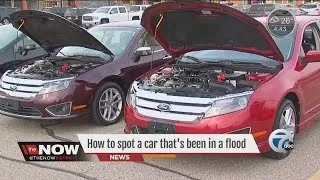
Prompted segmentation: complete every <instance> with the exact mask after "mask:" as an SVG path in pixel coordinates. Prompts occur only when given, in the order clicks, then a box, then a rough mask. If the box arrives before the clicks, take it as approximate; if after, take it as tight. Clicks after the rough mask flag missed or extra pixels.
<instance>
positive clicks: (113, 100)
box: [99, 88, 123, 121]
mask: <svg viewBox="0 0 320 180" xmlns="http://www.w3.org/2000/svg"><path fill="white" fill-rule="evenodd" d="M122 106H123V104H122V98H121V94H120V92H119V91H118V90H117V89H115V88H108V89H106V90H105V91H104V92H103V93H102V95H101V97H100V100H99V111H100V114H101V116H102V118H103V119H104V120H105V121H114V120H115V119H116V118H117V117H119V115H120V114H121V110H122Z"/></svg>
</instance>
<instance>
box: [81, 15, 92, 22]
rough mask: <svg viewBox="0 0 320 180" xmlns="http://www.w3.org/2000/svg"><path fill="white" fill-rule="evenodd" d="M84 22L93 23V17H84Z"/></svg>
mask: <svg viewBox="0 0 320 180" xmlns="http://www.w3.org/2000/svg"><path fill="white" fill-rule="evenodd" d="M82 20H84V21H93V17H92V16H83V17H82Z"/></svg>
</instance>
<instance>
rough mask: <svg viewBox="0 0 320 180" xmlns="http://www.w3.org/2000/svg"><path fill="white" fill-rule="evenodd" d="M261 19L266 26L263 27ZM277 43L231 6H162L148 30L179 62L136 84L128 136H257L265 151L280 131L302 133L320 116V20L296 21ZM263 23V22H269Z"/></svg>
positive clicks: (146, 17) (149, 13) (145, 22)
mask: <svg viewBox="0 0 320 180" xmlns="http://www.w3.org/2000/svg"><path fill="white" fill-rule="evenodd" d="M259 21H260V22H259ZM296 21H297V22H296V24H297V26H296V28H295V29H294V30H293V32H291V34H288V35H287V36H284V37H276V36H273V35H271V34H269V32H268V31H267V29H266V28H265V27H264V25H265V23H266V18H259V19H258V21H257V20H255V19H253V18H251V17H249V16H247V15H245V14H243V13H241V12H239V11H237V10H234V9H232V8H230V7H227V6H223V5H219V4H212V3H201V2H185V3H180V2H170V3H161V4H157V5H154V6H152V7H151V8H148V9H146V11H145V13H144V14H143V17H142V21H141V24H142V26H143V27H144V28H145V29H147V31H148V32H149V33H151V34H152V35H154V36H156V39H157V40H158V41H159V43H160V44H161V45H162V47H164V49H166V50H167V52H169V53H170V54H171V55H172V56H173V57H174V58H175V61H176V62H175V63H174V64H172V65H167V66H163V67H159V68H156V69H154V70H153V71H152V73H148V74H145V75H143V76H141V77H140V78H139V79H138V80H136V81H135V82H134V83H133V85H132V86H131V88H130V90H129V92H128V96H127V106H126V109H125V120H126V127H125V129H124V131H125V132H126V133H179V134H188V133H193V134H197V133H198V134H210V133H212V134H216V133H217V134H223V133H239V134H243V133H245V134H249V133H251V134H252V135H253V137H254V138H255V141H256V143H257V145H258V148H259V150H260V152H262V153H266V155H268V156H269V157H272V158H277V159H281V158H284V157H286V156H287V155H288V154H289V153H290V151H288V152H286V153H277V152H275V151H273V150H271V149H270V146H269V143H268V138H269V135H270V133H271V132H273V131H274V130H276V129H285V130H287V131H288V132H290V133H291V135H292V136H293V137H294V135H295V134H296V133H298V132H300V131H301V130H303V129H305V128H307V127H308V126H310V125H311V124H312V123H313V122H314V121H316V120H318V119H319V118H320V94H319V92H320V26H319V25H320V18H319V17H308V16H299V17H296ZM261 22H262V23H261Z"/></svg>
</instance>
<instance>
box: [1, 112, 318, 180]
mask: <svg viewBox="0 0 320 180" xmlns="http://www.w3.org/2000/svg"><path fill="white" fill-rule="evenodd" d="M123 127H124V121H121V122H120V123H118V124H115V125H112V126H107V127H101V126H96V125H95V124H93V123H90V122H88V120H86V119H81V120H69V121H62V122H58V121H46V122H43V121H36V120H24V119H15V118H10V117H5V116H1V115H0V137H1V138H0V167H1V168H0V174H1V177H0V179H32V180H34V179H108V180H112V179H139V180H140V179H142V180H143V179H148V180H149V179H157V180H160V179H194V180H196V179H204V180H206V179H208V180H209V179H210V180H214V179H219V180H223V179H241V180H242V179H259V180H264V179H280V178H281V179H290V180H294V179H299V180H300V179H308V178H309V179H312V180H320V160H319V158H320V151H319V144H320V133H319V132H320V121H317V122H316V123H315V124H313V125H312V127H311V128H309V129H308V130H306V131H304V132H302V133H301V134H299V135H297V137H296V142H295V149H294V150H293V152H292V153H291V154H290V156H289V157H287V158H286V159H284V160H280V161H277V160H271V159H267V158H264V157H261V156H235V155H231V156H230V155H229V156H228V155H223V156H221V155H183V156H180V155H179V156H177V157H176V158H174V159H146V161H145V162H144V163H136V162H39V163H38V162H26V161H24V159H23V156H22V154H21V152H20V149H19V147H18V144H17V142H18V141H63V140H73V141H77V136H76V135H77V134H80V133H123Z"/></svg>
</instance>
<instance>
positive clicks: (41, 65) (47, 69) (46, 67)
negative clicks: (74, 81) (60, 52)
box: [8, 57, 102, 80]
mask: <svg viewBox="0 0 320 180" xmlns="http://www.w3.org/2000/svg"><path fill="white" fill-rule="evenodd" d="M101 64H102V63H96V62H93V61H90V62H86V61H84V60H81V59H78V58H68V57H67V58H66V57H64V58H60V57H59V58H57V57H56V58H47V59H41V60H37V61H35V62H33V63H32V64H27V65H23V66H21V67H19V68H17V69H15V70H14V71H12V72H10V73H9V74H8V76H11V77H16V78H26V79H39V80H51V79H59V78H67V77H72V76H75V75H77V74H81V73H84V72H86V71H88V70H90V69H93V68H95V67H97V66H99V65H101Z"/></svg>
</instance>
